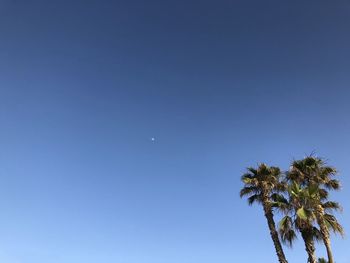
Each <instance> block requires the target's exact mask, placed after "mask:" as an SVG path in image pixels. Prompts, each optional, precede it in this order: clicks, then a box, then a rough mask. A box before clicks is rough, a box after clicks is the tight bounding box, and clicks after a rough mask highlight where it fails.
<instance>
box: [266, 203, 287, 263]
mask: <svg viewBox="0 0 350 263" xmlns="http://www.w3.org/2000/svg"><path fill="white" fill-rule="evenodd" d="M264 212H265V217H266V219H267V224H268V226H269V230H270V235H271V238H272V241H273V244H274V246H275V250H276V254H277V257H278V261H279V262H280V263H288V261H287V259H286V256H285V255H284V252H283V248H282V245H281V242H280V239H279V237H278V232H277V230H276V224H275V221H274V219H273V213H272V211H271V208H269V206H268V205H267V202H264Z"/></svg>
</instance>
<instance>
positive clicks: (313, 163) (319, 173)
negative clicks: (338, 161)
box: [287, 156, 343, 263]
mask: <svg viewBox="0 0 350 263" xmlns="http://www.w3.org/2000/svg"><path fill="white" fill-rule="evenodd" d="M336 174H337V170H336V169H335V168H334V167H331V166H327V165H326V163H325V161H324V160H323V159H321V158H317V157H313V156H308V157H306V158H304V159H302V160H298V161H294V162H293V163H292V166H291V169H290V171H289V173H288V175H287V178H288V179H289V180H292V181H294V182H298V183H299V184H300V185H302V186H306V187H308V188H309V189H312V193H310V195H309V196H308V198H309V200H308V202H309V206H310V207H309V209H311V210H312V212H310V213H309V214H310V215H312V216H313V218H314V219H315V220H316V221H317V224H318V225H319V227H320V233H321V237H322V240H323V243H324V245H325V247H326V250H327V256H328V262H329V263H334V259H333V253H332V249H331V242H330V233H329V232H330V231H329V230H330V229H331V230H333V231H334V232H335V233H340V234H343V228H342V226H341V225H340V224H339V223H338V221H337V219H336V217H335V216H334V215H332V214H328V213H326V211H325V210H338V209H339V208H340V206H339V204H338V203H336V202H324V201H326V200H327V198H328V190H338V189H339V188H340V183H339V181H338V180H336V179H333V177H334V176H335V175H336Z"/></svg>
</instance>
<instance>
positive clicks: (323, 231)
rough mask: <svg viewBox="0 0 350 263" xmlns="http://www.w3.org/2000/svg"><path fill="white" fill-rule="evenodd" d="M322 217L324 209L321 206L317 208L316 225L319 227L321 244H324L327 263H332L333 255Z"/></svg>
mask: <svg viewBox="0 0 350 263" xmlns="http://www.w3.org/2000/svg"><path fill="white" fill-rule="evenodd" d="M323 215H324V209H323V207H322V206H319V207H318V208H317V214H316V218H317V223H318V225H319V226H320V230H321V235H322V240H323V243H324V245H325V247H326V250H327V256H328V263H334V259H333V253H332V248H331V240H330V237H329V231H328V228H327V226H326V224H325V222H324V220H323V219H322V218H323Z"/></svg>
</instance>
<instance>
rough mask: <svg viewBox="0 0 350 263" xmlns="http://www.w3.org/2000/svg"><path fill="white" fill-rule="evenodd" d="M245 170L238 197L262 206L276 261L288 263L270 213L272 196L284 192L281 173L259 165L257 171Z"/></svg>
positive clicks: (271, 212) (275, 169)
mask: <svg viewBox="0 0 350 263" xmlns="http://www.w3.org/2000/svg"><path fill="white" fill-rule="evenodd" d="M247 170H248V172H247V173H245V174H244V175H243V176H242V178H241V180H242V182H243V183H244V187H243V188H242V190H241V191H240V196H241V198H242V197H244V196H248V203H249V205H252V204H253V203H255V202H257V203H259V204H261V205H262V207H263V210H264V214H265V217H266V220H267V225H268V227H269V230H270V235H271V238H272V241H273V244H274V246H275V250H276V254H277V257H278V261H279V262H280V263H288V261H287V259H286V256H285V254H284V251H283V249H282V245H281V242H280V239H279V236H278V232H277V230H276V224H275V221H274V218H273V211H272V209H273V201H272V200H271V195H272V194H274V193H278V192H279V191H284V190H285V188H286V186H285V184H284V183H283V182H281V180H280V178H281V171H280V169H279V168H278V167H273V166H272V167H269V166H267V165H266V164H260V165H259V166H258V168H257V169H255V168H252V167H250V168H248V169H247Z"/></svg>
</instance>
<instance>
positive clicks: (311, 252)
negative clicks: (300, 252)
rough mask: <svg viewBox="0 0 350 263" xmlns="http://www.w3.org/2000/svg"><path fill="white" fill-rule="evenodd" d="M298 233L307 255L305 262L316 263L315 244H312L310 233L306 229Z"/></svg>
mask: <svg viewBox="0 0 350 263" xmlns="http://www.w3.org/2000/svg"><path fill="white" fill-rule="evenodd" d="M300 232H301V236H302V238H303V240H304V243H305V250H306V253H307V255H308V260H307V262H308V263H317V260H316V255H315V243H314V240H313V237H312V233H311V231H310V230H307V229H303V230H301V231H300Z"/></svg>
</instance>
